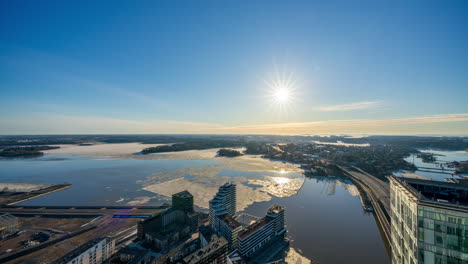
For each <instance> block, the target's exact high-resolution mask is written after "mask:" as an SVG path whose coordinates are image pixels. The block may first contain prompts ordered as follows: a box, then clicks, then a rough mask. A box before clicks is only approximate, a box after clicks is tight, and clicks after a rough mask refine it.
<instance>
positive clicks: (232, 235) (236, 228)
mask: <svg viewBox="0 0 468 264" xmlns="http://www.w3.org/2000/svg"><path fill="white" fill-rule="evenodd" d="M219 227H220V228H219V233H220V234H221V235H222V236H223V237H224V238H226V240H227V241H228V243H229V248H230V249H235V248H237V237H238V234H239V232H241V231H242V230H243V229H244V227H243V226H242V225H241V224H240V223H239V222H237V221H236V220H235V219H234V218H233V217H232V216H230V215H227V216H225V217H224V218H223V220H222V221H221V223H220V226H219Z"/></svg>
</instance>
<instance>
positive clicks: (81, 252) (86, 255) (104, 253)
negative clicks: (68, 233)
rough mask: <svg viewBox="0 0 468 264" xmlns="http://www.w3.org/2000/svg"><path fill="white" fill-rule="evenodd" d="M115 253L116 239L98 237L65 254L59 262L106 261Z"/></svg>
mask: <svg viewBox="0 0 468 264" xmlns="http://www.w3.org/2000/svg"><path fill="white" fill-rule="evenodd" d="M114 253H115V240H114V239H112V238H109V237H103V238H96V239H93V240H91V241H88V242H87V243H86V244H84V245H81V246H80V247H78V248H76V249H75V250H73V251H72V252H70V253H68V254H67V255H65V256H63V257H62V258H60V259H59V260H57V261H56V262H55V263H57V264H98V263H104V262H105V261H107V260H108V259H109V258H110V257H111V256H112V255H113V254H114Z"/></svg>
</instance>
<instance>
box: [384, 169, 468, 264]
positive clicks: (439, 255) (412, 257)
mask: <svg viewBox="0 0 468 264" xmlns="http://www.w3.org/2000/svg"><path fill="white" fill-rule="evenodd" d="M389 179H390V200H391V214H390V215H391V241H390V244H391V248H392V263H393V264H416V263H424V264H438V263H441V264H442V263H443V264H462V263H468V184H467V183H466V180H465V181H463V180H455V179H451V181H452V182H440V181H428V180H420V179H410V178H400V177H394V176H391V177H389Z"/></svg>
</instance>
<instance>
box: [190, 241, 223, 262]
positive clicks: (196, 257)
mask: <svg viewBox="0 0 468 264" xmlns="http://www.w3.org/2000/svg"><path fill="white" fill-rule="evenodd" d="M227 244H228V242H227V240H226V239H225V238H224V237H218V236H217V235H213V236H211V240H210V243H208V245H206V246H205V247H203V248H201V249H199V250H197V251H195V252H193V253H192V254H190V255H188V256H187V257H185V258H184V262H185V263H187V264H190V263H198V262H199V261H200V260H202V259H204V258H205V257H206V256H208V255H210V254H211V253H213V252H215V251H216V250H218V249H219V248H221V247H223V246H225V245H227Z"/></svg>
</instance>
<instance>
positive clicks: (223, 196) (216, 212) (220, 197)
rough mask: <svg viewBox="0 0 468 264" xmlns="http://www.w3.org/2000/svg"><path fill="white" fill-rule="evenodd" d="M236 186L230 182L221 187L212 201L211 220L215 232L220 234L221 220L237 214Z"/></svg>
mask: <svg viewBox="0 0 468 264" xmlns="http://www.w3.org/2000/svg"><path fill="white" fill-rule="evenodd" d="M236 196H237V194H236V185H235V184H234V183H232V182H228V183H225V184H223V185H222V186H220V187H219V190H218V193H216V195H215V197H214V198H213V199H212V200H210V214H209V220H210V224H211V226H212V228H213V230H214V231H215V232H216V233H218V232H219V225H220V222H221V220H222V219H223V218H224V217H225V216H226V215H230V216H234V214H235V213H236V198H237V197H236Z"/></svg>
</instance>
